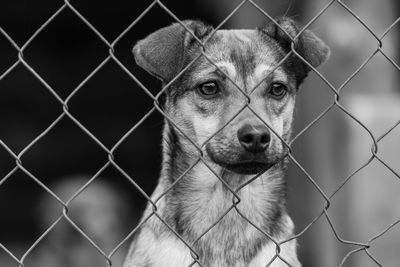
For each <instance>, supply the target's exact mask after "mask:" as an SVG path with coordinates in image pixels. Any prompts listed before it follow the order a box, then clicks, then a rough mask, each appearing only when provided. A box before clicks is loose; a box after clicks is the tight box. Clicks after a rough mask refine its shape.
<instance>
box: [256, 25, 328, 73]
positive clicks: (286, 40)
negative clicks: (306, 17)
mask: <svg viewBox="0 0 400 267" xmlns="http://www.w3.org/2000/svg"><path fill="white" fill-rule="evenodd" d="M277 23H278V25H279V26H278V25H276V24H275V23H274V22H270V23H268V24H267V25H266V26H265V27H264V28H262V29H260V30H261V31H262V32H263V33H265V34H267V35H268V36H269V37H271V38H273V39H275V40H276V41H277V42H278V43H279V44H280V45H281V46H282V48H283V49H284V50H285V51H286V52H289V51H290V50H291V43H292V38H294V37H295V36H296V35H297V34H298V33H299V32H300V30H301V29H302V27H301V26H300V25H299V24H298V23H296V22H295V21H294V20H292V19H290V18H287V17H283V18H280V19H278V20H277ZM282 29H283V30H284V31H283V30H282ZM295 50H296V52H297V53H298V54H300V55H301V56H302V57H303V58H304V59H305V60H306V61H307V62H308V63H310V65H311V66H313V67H317V66H319V65H320V64H322V63H323V62H325V61H326V60H327V59H328V58H329V55H330V49H329V47H328V46H327V45H326V44H325V43H324V42H323V41H322V40H321V39H320V38H318V37H317V36H316V35H315V34H314V33H313V32H312V31H310V30H305V31H303V32H302V34H301V35H300V36H299V37H298V38H297V39H296V40H295ZM306 71H310V68H309V67H308V66H306Z"/></svg>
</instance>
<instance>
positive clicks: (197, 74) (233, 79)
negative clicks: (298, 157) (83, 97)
mask: <svg viewBox="0 0 400 267" xmlns="http://www.w3.org/2000/svg"><path fill="white" fill-rule="evenodd" d="M278 23H279V26H277V25H275V24H274V23H269V24H267V25H266V26H265V27H263V28H261V29H256V30H218V31H217V32H216V33H215V34H214V35H212V36H211V38H209V37H210V33H211V32H212V27H210V26H206V25H204V24H203V23H201V22H198V21H184V22H183V24H184V25H185V26H186V28H187V29H190V30H191V33H189V32H188V31H187V29H186V28H185V27H183V26H182V25H180V24H179V23H176V24H173V25H171V26H169V27H166V28H162V29H160V30H158V31H156V32H155V33H152V34H150V35H149V36H148V37H147V38H145V39H144V40H142V41H139V42H138V43H137V44H136V45H135V47H134V49H133V52H134V55H135V59H136V62H137V64H138V65H139V66H141V67H143V68H144V69H145V70H147V71H148V72H149V73H151V74H152V75H154V76H155V77H157V78H159V79H160V80H161V81H162V82H163V84H164V85H165V84H167V83H168V82H169V81H171V80H172V79H174V78H175V76H176V75H177V74H178V73H180V72H181V70H182V69H183V68H185V67H186V66H187V64H189V63H190V62H191V61H192V60H193V59H194V58H196V57H197V56H198V55H199V53H201V50H202V47H201V45H199V44H198V42H197V40H196V39H198V40H200V41H203V40H205V39H206V38H209V40H208V41H207V42H206V44H205V48H204V51H205V52H204V53H205V54H206V55H207V57H208V58H209V59H210V60H211V61H212V62H213V63H211V62H210V60H209V59H207V58H205V57H200V58H199V59H197V60H196V61H195V62H194V63H193V64H191V65H190V67H188V69H187V70H186V71H185V72H184V73H183V74H182V75H181V76H180V77H178V78H177V79H175V81H174V82H173V83H172V85H171V86H170V87H169V88H168V90H167V92H166V96H165V101H164V103H163V110H164V112H165V113H166V115H167V116H168V117H169V118H170V119H171V121H170V120H166V121H165V126H164V132H163V163H162V171H161V175H160V179H159V183H158V186H157V187H156V189H155V191H154V193H153V194H152V197H151V198H152V199H153V200H156V199H157V198H158V197H159V196H161V195H162V194H164V192H166V191H167V190H168V191H167V192H166V194H165V195H164V196H163V197H162V198H161V199H160V200H159V201H158V202H157V214H158V215H159V216H160V217H161V218H162V219H163V220H164V221H165V222H166V223H167V224H168V225H169V227H170V228H171V229H173V231H175V232H176V233H177V234H178V235H179V236H180V237H181V238H182V239H183V240H185V242H187V244H189V245H190V247H191V248H192V249H193V252H194V254H193V255H198V256H199V258H198V260H199V262H200V263H201V265H202V266H208V267H245V266H246V267H247V266H251V267H259V266H265V265H266V264H267V263H268V262H270V261H271V260H272V259H273V258H274V257H275V256H276V253H277V247H276V245H275V244H274V242H277V243H281V242H283V243H282V244H281V245H280V253H279V257H280V258H282V259H283V260H282V259H280V258H276V259H275V260H274V261H273V262H272V263H271V265H270V266H272V267H280V266H287V264H289V266H296V267H297V266H301V264H300V263H299V261H298V259H297V255H296V241H295V240H291V241H288V242H284V241H286V240H288V239H289V238H290V237H291V236H292V235H293V233H292V232H293V228H294V226H293V223H292V221H291V219H290V218H289V216H288V214H287V212H286V208H285V199H286V179H285V173H286V168H287V163H288V160H287V158H285V155H286V152H287V148H286V146H285V145H284V143H283V142H282V140H283V141H285V142H289V141H290V137H291V131H292V120H293V109H294V103H295V95H296V93H297V90H298V87H299V85H300V84H301V83H302V82H303V80H304V78H305V77H306V75H307V73H308V72H309V71H310V69H311V67H316V66H318V65H320V64H321V63H322V62H324V61H325V60H326V59H327V57H328V55H329V49H328V47H327V46H326V45H325V44H324V43H323V42H322V41H321V40H320V39H319V38H318V37H316V36H315V35H314V34H313V33H312V32H311V31H309V30H305V31H304V32H303V34H302V35H300V36H299V37H298V38H296V39H295V40H294V44H295V49H296V52H297V53H298V55H299V56H300V57H301V58H302V59H300V58H299V57H298V56H296V55H295V54H292V55H291V56H290V57H289V58H288V59H287V60H286V61H285V62H284V63H283V64H282V65H281V66H279V67H277V68H276V69H275V70H274V68H275V67H276V66H277V64H278V63H279V62H280V61H281V60H282V59H283V58H284V57H285V55H286V54H287V53H288V52H289V51H290V49H291V42H292V38H293V37H295V36H296V35H297V34H298V32H299V30H300V27H299V26H298V25H297V24H296V23H295V22H294V21H292V20H291V19H288V18H282V19H279V20H278ZM303 60H305V61H307V62H308V63H306V62H304V61H303ZM217 67H218V68H217ZM272 70H274V71H273V72H272V73H271V71H272ZM210 81H211V82H213V83H215V84H217V85H218V86H219V88H221V89H220V93H219V95H218V96H214V97H213V98H207V97H204V95H201V94H200V93H199V88H200V87H201V86H202V84H204V83H207V82H210ZM277 82H278V83H281V84H284V85H285V86H286V88H287V93H286V95H285V96H284V98H283V99H279V100H277V99H274V98H272V97H271V95H270V90H271V89H270V88H271V84H274V83H277ZM237 86H238V87H239V88H240V89H241V90H242V91H243V92H246V93H247V94H249V98H247V97H246V96H244V94H243V93H242V92H241V91H240V90H239V89H238V88H237ZM248 100H249V101H250V102H249V107H250V108H244V107H245V105H246V103H247V101H248ZM240 110H241V112H239V111H240ZM238 112H239V113H238ZM255 114H256V115H255ZM244 125H251V127H254V128H256V127H264V128H263V129H264V131H265V130H266V129H267V128H265V127H268V128H269V130H268V131H269V133H270V142H269V144H268V148H267V149H266V151H265V152H263V153H262V155H261V156H260V157H261V158H262V160H261V161H262V164H261V167H259V165H256V167H254V166H255V165H254V166H253V165H245V163H246V162H249V161H250V163H253V161H256V156H255V154H251V153H249V152H248V151H245V150H244V148H243V146H241V144H240V141H238V137H237V133H238V131H239V129H241V128H243V127H244ZM265 125H268V126H265ZM257 129H258V128H257ZM189 138H190V140H189ZM193 143H195V144H196V145H197V146H198V147H201V152H202V154H203V160H199V156H200V152H199V151H198V149H197V148H196V146H194V145H193ZM257 157H258V156H257ZM257 160H258V158H257ZM238 166H239V167H238ZM249 166H251V167H249ZM210 168H211V169H212V170H210ZM188 169H190V170H189V171H188ZM257 173H258V174H260V175H259V177H258V178H256V179H254V180H253V181H251V183H249V184H248V185H246V186H244V187H243V188H241V185H243V184H244V183H246V182H248V181H250V180H251V179H253V177H254V176H255V175H256V174H257ZM181 176H182V177H181ZM217 176H219V177H220V178H221V179H222V181H223V182H224V183H226V184H227V185H228V186H229V188H230V189H232V190H234V191H236V190H237V195H238V197H239V198H240V203H239V204H238V205H237V210H236V209H234V208H233V209H232V203H233V202H235V201H236V200H235V198H234V197H233V194H232V193H231V191H230V189H228V187H227V186H225V185H224V183H223V182H222V181H220V180H219V179H218V178H217ZM180 177H181V178H180ZM179 178H180V180H179V181H177V179H179ZM174 183H175V184H174ZM173 184H174V186H172V185H173ZM171 186H172V187H171ZM228 210H229V211H228ZM227 211H228V213H227V214H226V215H225V216H223V215H224V213H225V212H227ZM238 211H239V212H240V214H239V212H238ZM152 212H153V206H152V205H150V204H149V205H148V207H147V209H146V211H145V213H144V215H143V219H145V218H147V217H148V216H149V215H150V214H151V213H152ZM242 216H244V217H245V218H247V219H244V218H243V217H242ZM221 217H222V219H221V220H220V221H219V222H218V223H217V224H216V225H214V226H213V227H212V228H211V229H210V230H209V231H207V230H208V229H209V227H211V226H212V225H213V224H214V223H216V222H217V221H218V220H219V219H220V218H221ZM249 222H251V223H249ZM252 224H254V225H256V226H257V227H258V228H259V229H260V230H261V231H260V230H258V229H257V228H256V227H254V226H253V225H252ZM205 232H206V234H204V233H205ZM264 233H266V234H267V235H269V236H270V237H272V239H273V241H272V240H271V239H270V238H268V237H267V236H266V235H265V234H264ZM203 234H204V235H203ZM199 237H201V238H199ZM192 262H193V258H192V255H191V250H190V249H189V248H188V247H187V246H186V245H185V244H184V242H182V241H181V240H180V238H178V237H177V236H176V235H175V233H173V232H172V231H171V230H170V229H169V228H168V227H167V226H166V225H165V224H164V223H163V222H162V221H161V220H160V219H159V218H157V217H156V216H154V215H153V216H152V217H150V218H149V219H148V220H147V221H146V223H145V224H144V225H143V226H142V227H141V228H140V231H139V232H138V233H137V234H136V235H135V237H134V241H133V243H132V245H131V249H130V251H129V253H128V256H127V258H126V261H125V265H124V266H125V267H134V266H135V267H155V266H156V267H171V266H177V267H181V266H182V267H183V266H189V265H190V264H191V263H192ZM194 266H199V265H198V264H195V265H194Z"/></svg>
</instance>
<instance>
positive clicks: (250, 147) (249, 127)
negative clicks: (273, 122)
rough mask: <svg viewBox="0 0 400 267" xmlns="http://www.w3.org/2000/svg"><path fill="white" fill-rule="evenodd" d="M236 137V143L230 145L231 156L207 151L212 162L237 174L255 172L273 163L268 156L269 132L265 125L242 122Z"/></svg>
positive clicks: (267, 167) (265, 168) (263, 169)
mask: <svg viewBox="0 0 400 267" xmlns="http://www.w3.org/2000/svg"><path fill="white" fill-rule="evenodd" d="M236 137H237V140H236V142H235V143H236V144H237V145H236V146H233V147H231V149H232V150H231V151H232V152H231V153H230V154H231V156H228V155H226V154H225V155H221V154H220V153H213V152H212V151H208V152H209V155H210V156H211V158H212V160H213V161H214V162H216V163H217V164H219V165H221V166H222V167H224V168H226V169H227V170H229V171H232V172H235V173H238V174H257V173H260V172H262V171H265V170H268V169H269V168H270V167H271V166H272V165H273V163H272V162H271V159H270V157H269V156H268V154H270V151H269V149H268V148H269V147H270V143H271V134H270V131H269V129H268V128H267V127H266V126H264V125H261V124H244V125H242V126H241V127H240V128H239V129H238V130H237V133H236Z"/></svg>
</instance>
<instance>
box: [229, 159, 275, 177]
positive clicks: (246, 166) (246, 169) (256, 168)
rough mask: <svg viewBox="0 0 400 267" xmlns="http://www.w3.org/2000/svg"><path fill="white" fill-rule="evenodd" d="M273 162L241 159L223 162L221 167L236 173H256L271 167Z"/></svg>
mask: <svg viewBox="0 0 400 267" xmlns="http://www.w3.org/2000/svg"><path fill="white" fill-rule="evenodd" d="M272 165H273V164H270V163H267V162H258V161H243V162H238V163H229V164H225V165H224V166H223V167H225V168H226V169H228V170H230V171H232V172H235V173H238V174H258V173H260V172H262V171H266V170H268V169H269V168H271V167H272Z"/></svg>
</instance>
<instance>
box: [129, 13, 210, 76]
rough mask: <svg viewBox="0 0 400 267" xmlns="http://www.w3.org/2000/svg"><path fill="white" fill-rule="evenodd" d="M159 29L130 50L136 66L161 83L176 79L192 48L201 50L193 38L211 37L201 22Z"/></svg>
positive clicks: (176, 24)
mask: <svg viewBox="0 0 400 267" xmlns="http://www.w3.org/2000/svg"><path fill="white" fill-rule="evenodd" d="M182 23H183V24H184V25H185V26H186V27H187V28H188V29H190V30H191V32H192V33H190V32H188V31H187V29H186V28H185V27H183V26H182V25H181V24H180V23H174V24H172V25H171V26H168V27H165V28H162V29H159V30H158V31H156V32H154V33H152V34H150V35H149V36H147V37H146V38H145V39H143V40H141V41H139V42H138V43H137V44H136V45H135V46H134V47H133V54H134V56H135V60H136V63H137V64H138V65H139V66H140V67H142V68H143V69H145V70H146V71H148V72H149V73H150V74H152V75H153V76H155V77H157V78H159V79H160V80H162V81H163V82H168V81H170V80H171V79H173V78H174V77H175V75H176V74H178V73H179V71H181V70H182V69H183V68H184V67H185V66H184V65H185V64H184V63H185V62H186V61H187V57H188V52H189V50H192V49H193V47H200V44H199V43H198V42H197V41H196V39H195V38H194V36H193V34H194V35H195V36H196V37H197V38H198V39H199V40H201V39H203V38H204V37H205V36H207V35H208V34H210V32H211V31H212V29H213V28H212V27H210V26H206V25H205V24H204V23H202V22H200V21H191V20H186V21H183V22H182Z"/></svg>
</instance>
